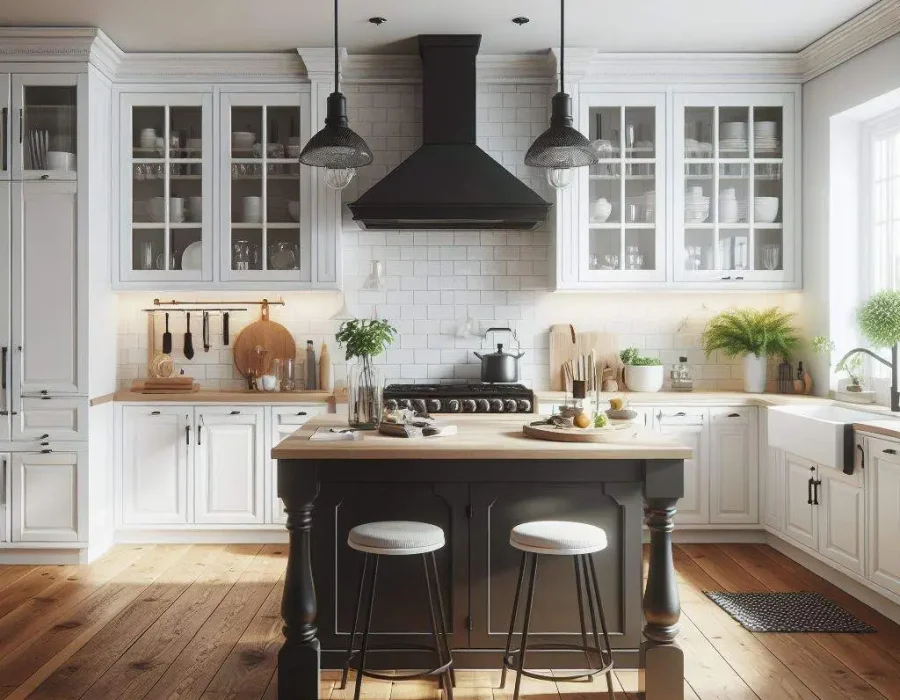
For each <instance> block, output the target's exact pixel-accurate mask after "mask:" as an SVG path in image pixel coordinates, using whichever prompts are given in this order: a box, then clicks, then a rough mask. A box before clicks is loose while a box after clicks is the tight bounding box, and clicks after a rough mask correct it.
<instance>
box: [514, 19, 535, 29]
mask: <svg viewBox="0 0 900 700" xmlns="http://www.w3.org/2000/svg"><path fill="white" fill-rule="evenodd" d="M512 21H513V24H518V25H519V26H520V27H521V26H522V25H523V24H528V23H529V22H530V21H531V20H530V19H528V18H527V17H513V18H512Z"/></svg>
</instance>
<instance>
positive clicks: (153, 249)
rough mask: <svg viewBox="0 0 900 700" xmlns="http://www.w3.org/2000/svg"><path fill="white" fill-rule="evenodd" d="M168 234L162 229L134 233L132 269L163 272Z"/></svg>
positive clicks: (135, 231) (147, 229) (138, 230)
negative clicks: (164, 251)
mask: <svg viewBox="0 0 900 700" xmlns="http://www.w3.org/2000/svg"><path fill="white" fill-rule="evenodd" d="M165 240H166V232H165V230H164V229H162V228H153V229H150V228H146V229H134V230H133V231H132V251H131V268H132V269H133V270H163V269H165V260H164V259H163V258H164V256H163V250H164V247H165Z"/></svg>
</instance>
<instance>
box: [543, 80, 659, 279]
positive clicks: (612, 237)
mask: <svg viewBox="0 0 900 700" xmlns="http://www.w3.org/2000/svg"><path fill="white" fill-rule="evenodd" d="M579 105H580V110H579V123H580V129H581V131H582V133H585V134H589V138H590V139H591V141H592V142H593V144H594V146H595V147H596V148H597V150H598V152H599V155H600V162H599V163H597V164H596V165H592V166H591V167H589V168H580V169H579V170H578V182H577V186H576V191H575V193H574V199H575V202H574V205H575V207H576V213H575V215H574V216H571V221H570V222H568V223H569V225H568V226H567V225H566V223H565V222H563V226H562V228H561V229H560V230H569V229H571V230H572V231H573V234H574V235H573V236H560V237H559V238H558V242H559V246H560V250H559V251H558V254H557V264H558V266H559V269H558V273H559V274H558V279H559V282H560V287H565V288H570V289H588V288H602V287H604V286H609V285H611V284H616V283H635V282H637V283H648V282H658V283H661V282H664V281H665V280H666V273H667V261H666V238H665V235H666V224H667V208H666V204H667V201H668V196H667V187H666V176H667V168H666V164H667V157H668V148H667V144H666V135H667V119H666V94H665V92H650V93H618V94H615V93H607V92H582V93H581V94H580V96H579ZM560 215H562V216H566V214H565V213H562V212H561V214H560Z"/></svg>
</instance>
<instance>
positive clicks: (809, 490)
mask: <svg viewBox="0 0 900 700" xmlns="http://www.w3.org/2000/svg"><path fill="white" fill-rule="evenodd" d="M812 488H813V480H812V477H810V478H809V481H807V482H806V504H807V505H810V506H811V505H812V504H813V499H812Z"/></svg>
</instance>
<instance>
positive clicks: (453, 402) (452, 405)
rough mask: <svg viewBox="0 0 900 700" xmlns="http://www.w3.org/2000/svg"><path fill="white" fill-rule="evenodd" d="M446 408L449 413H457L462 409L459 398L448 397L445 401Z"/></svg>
mask: <svg viewBox="0 0 900 700" xmlns="http://www.w3.org/2000/svg"><path fill="white" fill-rule="evenodd" d="M447 410H448V411H449V412H450V413H459V412H460V411H461V410H462V406H460V405H459V399H450V400H449V401H448V402H447Z"/></svg>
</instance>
